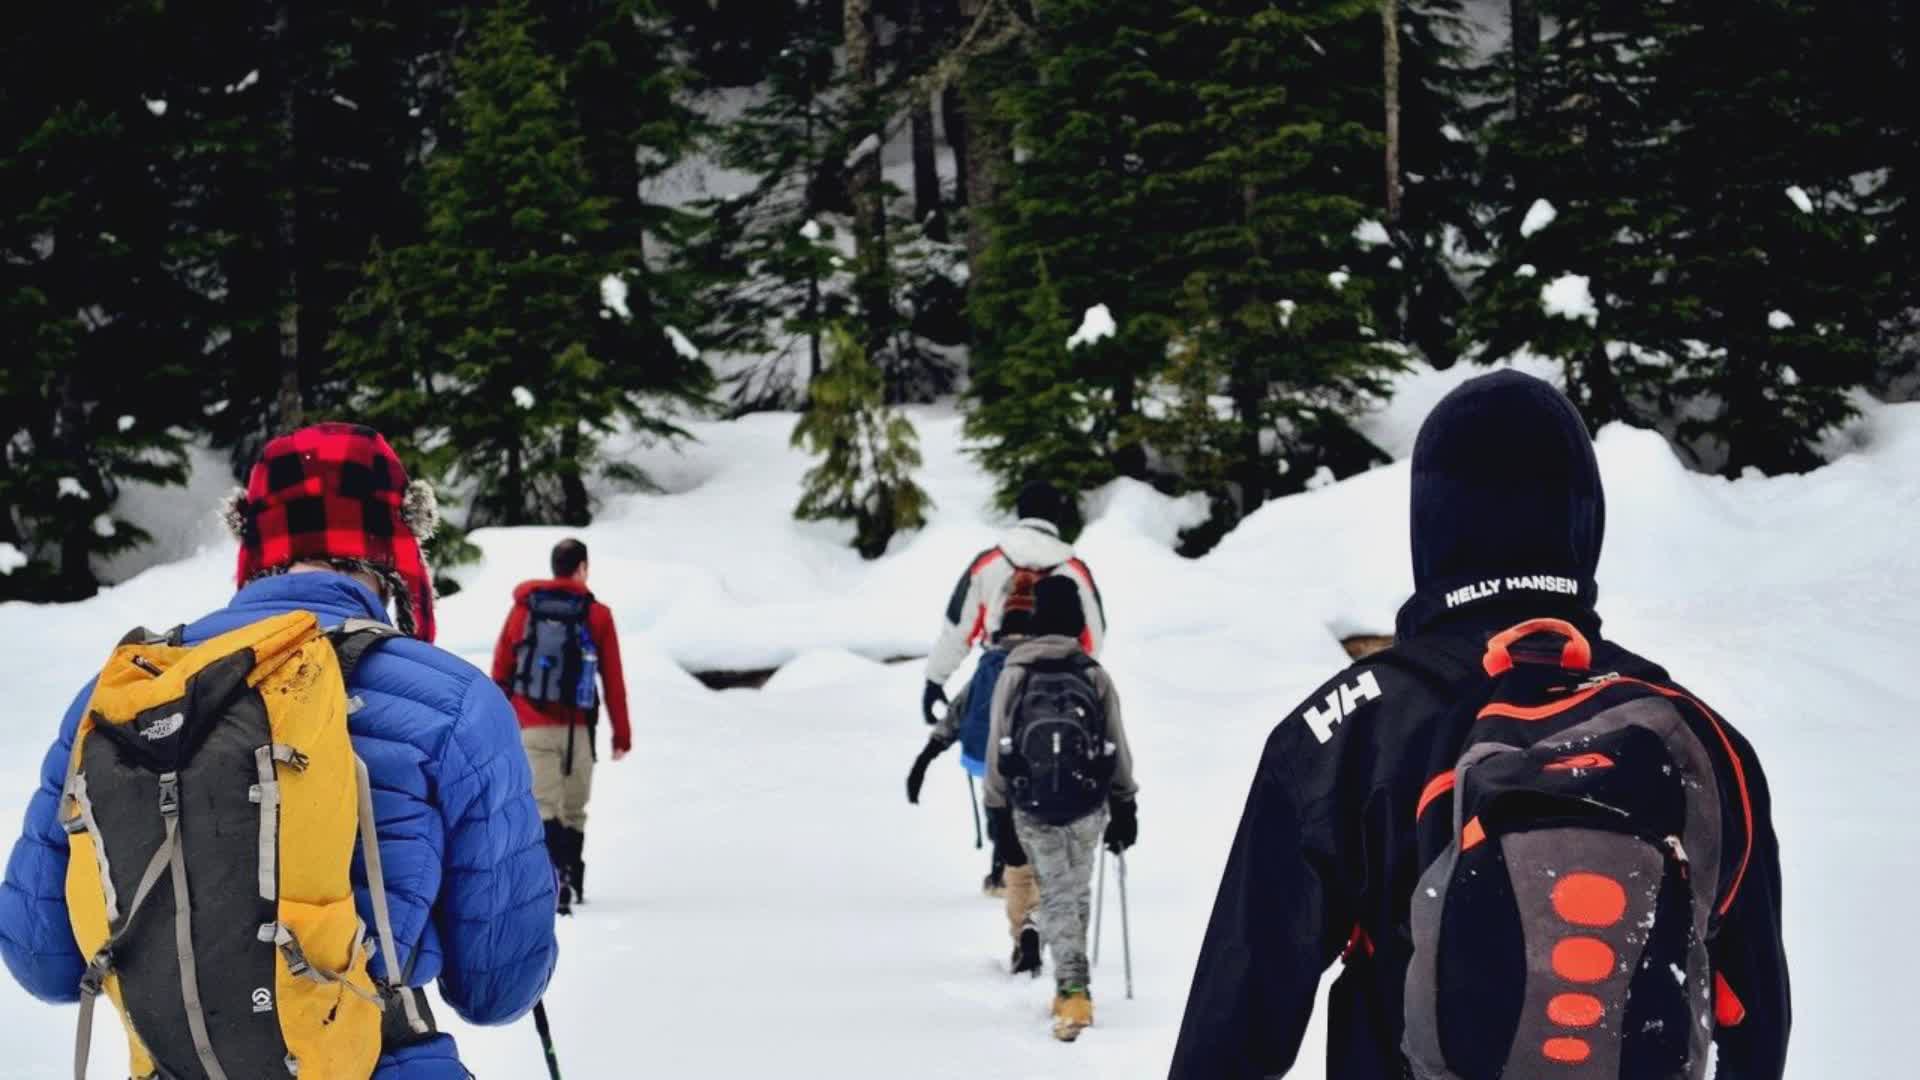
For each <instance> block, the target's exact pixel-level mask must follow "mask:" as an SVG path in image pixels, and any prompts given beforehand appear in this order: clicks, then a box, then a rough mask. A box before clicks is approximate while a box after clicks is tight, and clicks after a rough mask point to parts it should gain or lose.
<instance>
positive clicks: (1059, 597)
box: [1030, 574, 1087, 638]
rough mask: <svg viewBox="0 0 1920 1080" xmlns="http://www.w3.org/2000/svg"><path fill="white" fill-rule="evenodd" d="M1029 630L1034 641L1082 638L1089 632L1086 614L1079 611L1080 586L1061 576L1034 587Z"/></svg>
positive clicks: (1081, 610) (1050, 578)
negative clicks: (1054, 637)
mask: <svg viewBox="0 0 1920 1080" xmlns="http://www.w3.org/2000/svg"><path fill="white" fill-rule="evenodd" d="M1030 628H1031V630H1032V632H1033V636H1035V637H1048V636H1050V635H1054V634H1058V635H1059V636H1061V637H1070V638H1077V637H1079V636H1080V633H1081V631H1083V630H1085V629H1086V628H1087V613H1086V611H1085V610H1083V609H1082V608H1081V607H1080V586H1078V585H1076V584H1074V583H1073V581H1072V579H1070V578H1065V577H1061V576H1060V575H1058V574H1056V575H1054V576H1052V577H1049V578H1045V579H1043V580H1042V581H1041V582H1040V584H1038V585H1035V586H1034V587H1033V622H1032V623H1031V624H1030Z"/></svg>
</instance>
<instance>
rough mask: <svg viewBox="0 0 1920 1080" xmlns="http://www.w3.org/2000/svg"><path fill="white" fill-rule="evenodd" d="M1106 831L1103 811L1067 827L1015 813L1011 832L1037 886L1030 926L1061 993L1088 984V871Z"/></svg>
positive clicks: (1090, 874) (1090, 903) (1090, 885)
mask: <svg viewBox="0 0 1920 1080" xmlns="http://www.w3.org/2000/svg"><path fill="white" fill-rule="evenodd" d="M1106 829H1107V809H1106V807H1104V806H1103V807H1101V808H1100V809H1098V810H1096V811H1094V812H1093V813H1091V814H1088V815H1087V816H1086V817H1083V818H1081V819H1080V820H1078V821H1075V822H1072V823H1071V824H1067V825H1049V824H1047V823H1046V822H1044V821H1040V820H1039V819H1037V818H1032V817H1029V816H1027V815H1026V814H1024V813H1022V812H1020V811H1018V810H1015V811H1014V812H1013V831H1014V833H1015V834H1016V835H1017V836H1019V837H1020V846H1021V847H1022V848H1024V849H1025V850H1026V853H1027V861H1028V862H1031V863H1032V864H1033V876H1034V877H1035V878H1036V879H1038V884H1039V886H1040V907H1039V911H1038V913H1037V914H1038V918H1036V919H1035V920H1034V921H1035V922H1037V923H1038V924H1039V926H1040V937H1041V939H1042V940H1044V941H1045V942H1046V943H1047V945H1048V946H1049V947H1050V948H1052V949H1053V977H1054V981H1055V982H1056V983H1057V984H1058V985H1060V986H1062V987H1069V986H1071V987H1084V986H1086V985H1087V984H1088V983H1090V982H1092V973H1091V971H1090V970H1089V967H1088V964H1087V927H1088V925H1089V923H1090V921H1091V918H1090V917H1091V915H1092V913H1093V865H1094V856H1095V855H1096V854H1098V851H1099V845H1100V837H1101V835H1102V834H1103V833H1105V832H1106Z"/></svg>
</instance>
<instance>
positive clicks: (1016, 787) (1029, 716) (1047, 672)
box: [1000, 653, 1115, 825]
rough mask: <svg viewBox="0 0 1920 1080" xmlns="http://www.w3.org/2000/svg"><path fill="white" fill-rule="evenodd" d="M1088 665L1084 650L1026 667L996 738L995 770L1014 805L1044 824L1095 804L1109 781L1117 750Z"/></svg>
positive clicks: (1064, 820) (1081, 813) (1069, 818)
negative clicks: (1017, 694) (1004, 726)
mask: <svg viewBox="0 0 1920 1080" xmlns="http://www.w3.org/2000/svg"><path fill="white" fill-rule="evenodd" d="M1093 666H1094V665H1093V661H1092V660H1091V659H1089V658H1088V657H1087V656H1086V655H1084V654H1081V653H1075V654H1074V655H1072V656H1068V657H1063V658H1060V659H1048V660H1039V661H1035V662H1034V663H1031V664H1027V665H1025V667H1026V680H1025V681H1024V682H1023V683H1022V684H1021V686H1020V697H1019V700H1018V701H1016V702H1015V703H1014V707H1013V717H1012V719H1011V721H1010V722H1009V724H1008V727H1007V734H1006V735H1005V736H1003V737H1002V738H1001V740H1000V772H1001V775H1003V776H1005V777H1006V778H1007V786H1008V788H1009V790H1010V793H1011V795H1012V800H1013V805H1014V806H1015V807H1016V808H1017V809H1019V810H1021V811H1024V812H1025V813H1027V814H1028V815H1030V816H1032V817H1034V818H1037V819H1039V820H1041V821H1044V822H1046V823H1047V824H1049V825H1066V824H1069V823H1071V822H1074V821H1078V820H1080V819H1081V818H1083V817H1085V816H1087V815H1088V814H1090V813H1092V812H1093V811H1095V810H1097V809H1099V807H1100V806H1101V805H1102V804H1104V803H1105V802H1106V801H1107V792H1108V790H1109V788H1111V786H1112V784H1113V765H1114V761H1113V755H1114V750H1115V748H1114V746H1113V744H1112V743H1110V742H1108V741H1107V715H1106V710H1105V709H1103V708H1102V707H1101V705H1100V692H1099V691H1098V690H1097V689H1096V688H1095V687H1094V685H1093V679H1092V678H1091V677H1090V676H1089V675H1088V672H1089V671H1091V670H1092V669H1093Z"/></svg>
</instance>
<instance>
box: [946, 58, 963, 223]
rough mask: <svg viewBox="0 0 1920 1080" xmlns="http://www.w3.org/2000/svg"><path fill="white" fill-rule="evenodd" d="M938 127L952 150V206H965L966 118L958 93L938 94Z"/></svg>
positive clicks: (956, 91) (952, 89) (951, 91)
mask: <svg viewBox="0 0 1920 1080" xmlns="http://www.w3.org/2000/svg"><path fill="white" fill-rule="evenodd" d="M940 125H941V126H942V127H944V128H945V129H946V133H947V145H948V146H949V147H951V148H952V149H953V175H954V184H953V205H955V206H957V207H958V206H965V205H967V117H966V113H965V111H964V110H962V109H961V107H960V92H959V91H958V90H955V89H954V88H952V87H948V88H947V89H945V90H942V91H941V92H940Z"/></svg>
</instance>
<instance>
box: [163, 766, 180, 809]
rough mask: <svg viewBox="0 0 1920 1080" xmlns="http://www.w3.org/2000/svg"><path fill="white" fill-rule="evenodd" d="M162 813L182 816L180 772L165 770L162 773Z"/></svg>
mask: <svg viewBox="0 0 1920 1080" xmlns="http://www.w3.org/2000/svg"><path fill="white" fill-rule="evenodd" d="M160 815H161V816H162V817H179V816H180V774H179V773H176V772H164V773H161V774H160Z"/></svg>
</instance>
